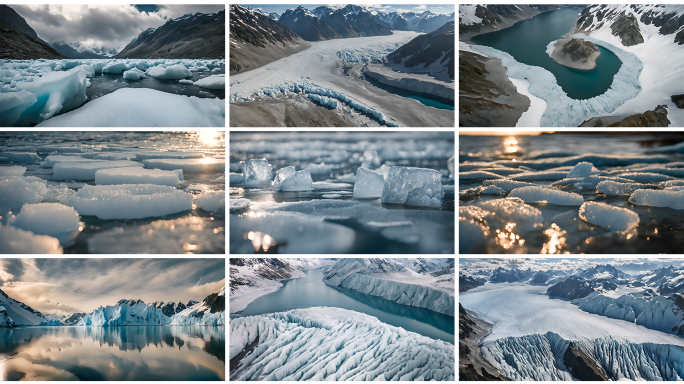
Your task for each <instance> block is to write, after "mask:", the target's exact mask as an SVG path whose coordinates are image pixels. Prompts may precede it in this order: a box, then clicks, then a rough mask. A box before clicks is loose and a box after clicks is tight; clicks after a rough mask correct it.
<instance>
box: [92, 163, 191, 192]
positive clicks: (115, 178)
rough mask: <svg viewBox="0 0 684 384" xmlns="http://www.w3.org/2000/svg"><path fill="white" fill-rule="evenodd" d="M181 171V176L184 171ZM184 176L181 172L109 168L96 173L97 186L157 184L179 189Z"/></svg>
mask: <svg viewBox="0 0 684 384" xmlns="http://www.w3.org/2000/svg"><path fill="white" fill-rule="evenodd" d="M179 171H180V175H182V174H183V171H181V170H179ZM181 179H182V176H181V177H180V178H179V172H176V171H163V170H159V169H144V168H137V167H125V168H108V169H100V170H98V171H96V172H95V184H97V185H112V184H157V185H168V186H171V187H177V186H178V183H180V180H181Z"/></svg>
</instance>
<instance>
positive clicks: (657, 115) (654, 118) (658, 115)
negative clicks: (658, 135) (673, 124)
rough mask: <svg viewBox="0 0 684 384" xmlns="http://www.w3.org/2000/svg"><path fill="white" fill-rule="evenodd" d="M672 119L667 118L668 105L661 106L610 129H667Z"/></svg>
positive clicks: (615, 124)
mask: <svg viewBox="0 0 684 384" xmlns="http://www.w3.org/2000/svg"><path fill="white" fill-rule="evenodd" d="M669 125H670V119H668V118H667V105H659V106H657V107H656V109H655V110H653V111H646V112H644V113H639V114H636V115H632V116H629V117H626V118H625V119H624V120H622V121H619V122H617V123H614V124H610V125H609V127H667V126H669Z"/></svg>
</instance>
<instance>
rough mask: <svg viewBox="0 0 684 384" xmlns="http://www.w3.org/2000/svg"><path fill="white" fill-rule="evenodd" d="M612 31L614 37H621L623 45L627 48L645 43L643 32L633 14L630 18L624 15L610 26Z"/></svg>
mask: <svg viewBox="0 0 684 384" xmlns="http://www.w3.org/2000/svg"><path fill="white" fill-rule="evenodd" d="M610 30H611V31H612V32H613V36H620V39H622V45H624V46H625V47H631V46H632V45H637V44H641V43H643V42H644V37H643V36H641V31H640V30H639V24H638V23H637V20H636V17H634V15H632V14H630V15H629V16H628V15H625V14H624V13H623V14H622V15H621V16H620V17H618V18H617V20H615V22H614V23H613V24H612V25H611V26H610Z"/></svg>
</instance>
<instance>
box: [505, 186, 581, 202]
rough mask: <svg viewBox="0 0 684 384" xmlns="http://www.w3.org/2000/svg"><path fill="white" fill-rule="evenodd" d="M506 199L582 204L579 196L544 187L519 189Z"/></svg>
mask: <svg viewBox="0 0 684 384" xmlns="http://www.w3.org/2000/svg"><path fill="white" fill-rule="evenodd" d="M508 197H517V198H520V199H522V200H523V201H524V202H525V203H547V204H556V205H577V206H580V205H582V203H583V202H584V198H583V197H582V196H581V195H578V194H576V193H572V192H563V191H559V190H557V189H552V188H545V187H521V188H516V189H514V190H512V191H511V193H510V194H509V195H508Z"/></svg>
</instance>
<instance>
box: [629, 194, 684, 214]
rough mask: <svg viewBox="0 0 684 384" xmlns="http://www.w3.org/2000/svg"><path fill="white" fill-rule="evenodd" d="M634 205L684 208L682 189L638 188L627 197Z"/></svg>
mask: <svg viewBox="0 0 684 384" xmlns="http://www.w3.org/2000/svg"><path fill="white" fill-rule="evenodd" d="M629 202H630V203H632V204H634V205H646V206H649V207H664V208H672V209H678V210H681V209H684V191H673V190H663V191H660V190H652V189H638V190H636V191H634V193H632V196H630V197H629Z"/></svg>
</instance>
